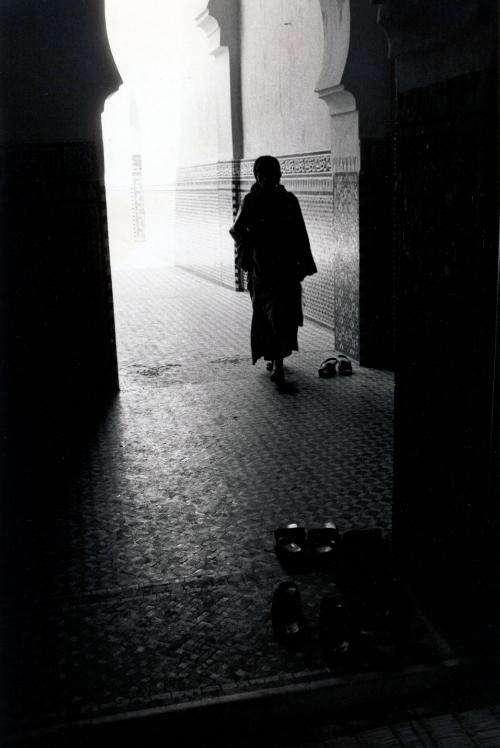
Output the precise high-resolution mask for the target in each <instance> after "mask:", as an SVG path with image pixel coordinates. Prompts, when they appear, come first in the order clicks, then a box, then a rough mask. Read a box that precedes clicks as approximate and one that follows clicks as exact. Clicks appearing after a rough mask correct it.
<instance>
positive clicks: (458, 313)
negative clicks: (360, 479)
mask: <svg viewBox="0 0 500 748" xmlns="http://www.w3.org/2000/svg"><path fill="white" fill-rule="evenodd" d="M403 5H405V3H403ZM406 5H409V4H408V3H406ZM414 5H420V8H419V13H418V14H417V16H416V17H415V18H412V12H413V11H414V10H415V9H413V10H412V8H410V7H408V8H407V9H406V10H407V13H406V14H405V13H404V8H403V9H402V8H401V5H400V4H394V7H393V4H392V3H390V2H389V3H386V4H383V6H382V20H383V21H384V23H385V25H386V28H387V29H388V30H389V37H390V41H391V51H392V54H393V55H394V57H395V60H396V83H397V112H396V191H395V219H396V246H397V267H396V271H397V309H396V311H397V317H396V319H397V338H396V403H395V405H396V407H395V497H394V525H393V529H394V538H395V542H396V549H397V553H398V559H399V564H400V568H401V570H402V571H403V572H404V573H406V574H407V575H408V576H409V577H410V578H411V579H412V580H413V582H414V584H415V586H416V588H417V589H418V590H419V593H420V594H421V595H422V597H423V598H424V599H427V600H428V601H431V602H432V605H433V608H434V611H435V612H436V613H438V612H439V614H440V617H441V618H442V620H443V621H445V622H446V623H447V624H448V628H449V630H450V631H455V632H460V635H461V638H462V639H463V640H468V641H469V643H472V645H473V647H474V648H475V650H476V651H477V649H478V648H479V647H480V646H481V645H483V644H486V645H487V646H490V647H491V646H493V642H494V641H496V640H497V637H496V634H495V631H496V626H497V616H496V605H497V603H498V591H497V568H496V566H497V564H496V560H495V555H496V547H497V544H498V529H499V528H498V517H497V514H498V512H497V509H496V501H497V499H498V486H496V485H495V484H494V483H493V481H492V477H493V472H492V456H493V431H492V414H493V405H494V374H495V372H494V358H495V345H496V338H497V329H496V318H497V283H498V201H497V197H498V195H497V168H498V161H497V90H498V87H497V64H496V47H497V40H496V29H497V23H496V10H495V8H494V4H493V3H479V2H478V3H476V2H469V3H464V4H461V7H460V8H455V7H454V6H447V8H448V11H446V12H445V10H444V6H443V5H440V7H439V8H438V7H437V6H433V5H432V4H429V3H427V2H421V3H420V4H419V3H417V4H414ZM415 12H416V11H415ZM443 14H444V15H443ZM405 24H408V25H407V26H405Z"/></svg>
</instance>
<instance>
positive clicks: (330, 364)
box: [318, 356, 338, 379]
mask: <svg viewBox="0 0 500 748" xmlns="http://www.w3.org/2000/svg"><path fill="white" fill-rule="evenodd" d="M337 363H338V359H336V358H335V356H332V357H331V358H326V359H325V360H324V361H323V363H322V364H321V366H320V367H319V369H318V375H319V376H320V377H321V378H322V379H330V377H334V376H335V375H336V373H337Z"/></svg>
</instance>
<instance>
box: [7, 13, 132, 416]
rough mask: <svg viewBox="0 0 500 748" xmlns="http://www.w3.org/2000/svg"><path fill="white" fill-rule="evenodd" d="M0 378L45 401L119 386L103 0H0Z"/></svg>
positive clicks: (93, 396)
mask: <svg viewBox="0 0 500 748" xmlns="http://www.w3.org/2000/svg"><path fill="white" fill-rule="evenodd" d="M0 42H1V53H0V54H1V55H2V65H1V71H2V73H1V95H2V129H1V143H0V148H1V150H0V157H1V164H2V182H1V185H0V199H1V232H2V248H1V263H2V273H1V278H2V292H1V304H2V309H1V319H2V329H1V332H2V353H3V354H4V355H2V362H3V363H2V376H3V388H4V389H5V387H7V388H8V391H9V393H10V394H11V395H12V396H14V395H15V397H16V401H17V399H18V398H19V399H20V400H21V401H23V400H24V398H25V397H26V396H29V393H30V391H32V389H33V384H34V382H36V390H37V397H39V398H40V397H43V396H44V393H46V392H49V391H50V397H51V398H53V401H52V405H54V406H55V405H56V403H57V401H59V400H60V399H64V398H67V397H69V398H70V402H71V403H73V402H75V403H76V402H77V401H78V400H80V399H81V397H82V398H83V399H85V400H87V401H88V402H92V401H94V400H98V399H105V398H106V397H107V396H109V394H110V393H112V392H113V391H116V389H117V374H116V356H115V346H114V331H113V310H112V302H111V286H110V273H109V257H108V246H107V228H106V203H105V195H104V189H103V187H104V182H103V154H102V138H101V111H102V109H103V105H104V100H105V98H106V96H107V95H108V94H110V93H111V92H112V91H114V90H115V89H116V88H117V87H118V85H119V83H120V79H119V76H118V73H117V71H116V68H115V67H114V64H113V61H112V58H111V55H110V52H109V49H108V46H107V38H106V29H105V23H104V6H103V2H102V0H75V1H74V2H71V3H68V2H65V0H48V1H46V2H42V1H41V0H22V2H19V0H10V1H9V0H8V1H7V2H5V3H2V7H1V9H0Z"/></svg>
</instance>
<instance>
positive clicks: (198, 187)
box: [176, 151, 359, 358]
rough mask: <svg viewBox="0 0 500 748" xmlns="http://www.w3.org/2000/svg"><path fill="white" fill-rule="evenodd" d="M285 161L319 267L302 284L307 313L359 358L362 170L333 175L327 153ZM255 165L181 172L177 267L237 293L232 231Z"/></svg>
mask: <svg viewBox="0 0 500 748" xmlns="http://www.w3.org/2000/svg"><path fill="white" fill-rule="evenodd" d="M280 163H281V168H282V172H283V177H282V183H283V185H284V186H285V187H286V188H287V189H288V190H290V191H291V192H293V193H294V194H295V195H296V196H297V198H298V200H299V202H300V205H301V208H302V212H303V215H304V220H305V222H306V226H307V230H308V233H309V238H310V241H311V248H312V252H313V255H314V259H315V261H316V264H317V267H318V273H317V274H316V275H314V276H312V277H309V278H306V280H305V281H304V284H303V291H304V312H305V314H306V316H307V317H309V318H311V319H313V320H315V321H317V322H320V323H321V324H324V325H326V326H328V327H330V328H331V329H332V330H333V331H334V332H335V337H336V345H337V348H338V349H339V350H343V351H344V352H345V353H347V354H348V355H350V356H353V357H354V358H358V356H359V340H358V338H359V292H358V285H359V226H358V220H359V219H358V175H357V172H356V171H351V172H349V173H336V172H334V171H333V170H332V160H331V156H330V152H329V151H322V152H319V153H309V154H298V155H294V156H282V157H280ZM337 166H338V165H337ZM341 166H343V167H345V166H346V164H342V165H341ZM347 166H349V164H347ZM252 167H253V160H250V159H247V160H243V161H241V162H237V163H232V162H223V163H219V164H210V165H205V166H200V167H191V168H189V169H183V170H180V171H179V173H178V180H177V190H178V193H177V207H176V222H177V242H178V261H177V264H179V265H181V266H183V267H186V268H188V269H190V270H192V271H194V272H196V273H199V274H201V275H203V276H204V277H206V278H209V279H211V280H214V281H216V282H218V283H222V284H223V285H225V286H228V287H233V288H234V287H235V285H236V287H238V278H237V277H236V278H235V266H234V248H233V244H232V240H231V238H230V236H229V233H228V229H229V227H230V226H231V224H232V222H233V217H234V214H235V210H236V209H237V207H238V205H239V203H240V202H241V199H242V197H243V195H245V194H246V193H247V192H248V191H249V190H250V188H251V186H252V184H253V182H254V177H253V171H252ZM244 285H245V283H244V279H243V283H242V286H244Z"/></svg>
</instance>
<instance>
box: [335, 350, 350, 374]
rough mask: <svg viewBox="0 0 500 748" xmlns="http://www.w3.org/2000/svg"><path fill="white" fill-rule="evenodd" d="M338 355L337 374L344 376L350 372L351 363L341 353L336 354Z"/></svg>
mask: <svg viewBox="0 0 500 748" xmlns="http://www.w3.org/2000/svg"><path fill="white" fill-rule="evenodd" d="M338 357H339V359H340V360H339V374H341V375H343V376H345V375H349V374H352V364H351V362H350V360H349V359H348V358H347V356H345V355H344V354H343V353H339V354H338Z"/></svg>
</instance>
